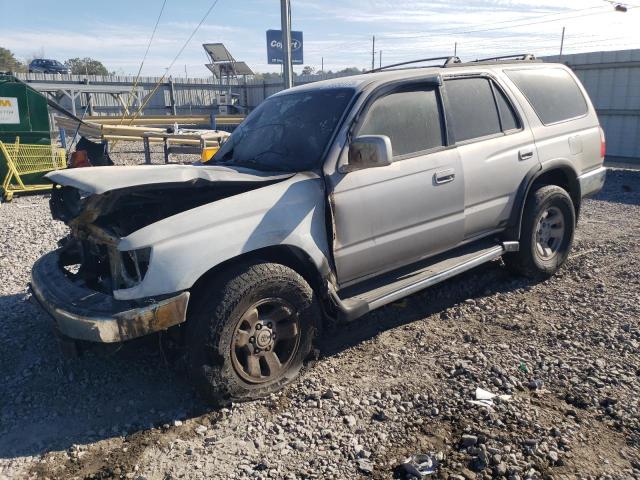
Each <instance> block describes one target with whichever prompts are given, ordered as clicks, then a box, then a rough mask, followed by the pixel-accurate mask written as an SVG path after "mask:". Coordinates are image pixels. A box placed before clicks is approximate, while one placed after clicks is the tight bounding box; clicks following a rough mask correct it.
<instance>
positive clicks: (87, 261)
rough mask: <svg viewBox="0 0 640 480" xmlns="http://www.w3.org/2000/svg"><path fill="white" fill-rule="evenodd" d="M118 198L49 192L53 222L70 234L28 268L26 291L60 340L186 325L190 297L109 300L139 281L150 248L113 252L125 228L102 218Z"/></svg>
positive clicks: (116, 337) (117, 337) (101, 338)
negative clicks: (28, 287) (50, 319)
mask: <svg viewBox="0 0 640 480" xmlns="http://www.w3.org/2000/svg"><path fill="white" fill-rule="evenodd" d="M119 197H120V196H119V195H112V194H104V195H89V196H85V195H83V194H82V192H80V191H79V190H77V189H76V188H73V187H58V188H54V190H53V193H52V197H51V202H50V203H51V211H52V214H53V217H54V218H55V219H57V220H62V221H64V222H65V223H66V224H67V225H68V226H69V229H70V233H69V235H68V236H67V237H65V238H63V239H62V240H60V242H59V245H60V248H58V249H57V250H55V251H53V252H50V253H48V254H46V255H45V256H43V257H42V258H40V259H39V260H38V261H37V262H36V263H35V264H34V266H33V269H32V273H31V289H32V291H33V294H34V297H35V298H36V299H37V300H38V302H39V303H40V305H42V307H43V308H44V309H45V310H46V311H47V312H48V313H49V314H50V315H51V316H52V317H53V319H54V321H55V324H56V327H57V329H58V331H59V332H60V333H61V334H62V335H64V336H66V337H69V338H73V339H76V340H86V341H92V342H104V343H112V342H121V341H124V340H129V339H132V338H136V337H140V336H143V335H146V334H149V333H152V332H157V331H161V330H166V329H168V328H170V327H172V326H174V325H178V324H180V323H182V322H184V321H185V320H186V312H187V305H188V301H189V292H176V293H175V294H172V295H164V296H160V297H153V298H141V299H136V300H118V299H116V298H115V297H114V292H115V291H117V290H119V289H123V288H131V287H133V286H135V285H137V284H139V283H140V282H142V281H143V279H144V275H145V273H146V271H147V268H148V265H149V261H150V258H151V248H150V247H149V248H143V249H140V250H136V251H128V252H127V251H124V252H123V251H119V250H118V244H119V242H120V239H121V236H120V235H121V234H122V233H123V232H125V231H126V230H123V228H124V227H125V222H123V223H122V224H118V223H115V224H113V225H112V226H111V227H109V226H107V224H106V220H105V214H108V212H111V211H112V208H113V207H114V206H115V205H117V203H118V198H119ZM130 220H131V219H130V218H129V219H127V221H130ZM128 226H131V223H128Z"/></svg>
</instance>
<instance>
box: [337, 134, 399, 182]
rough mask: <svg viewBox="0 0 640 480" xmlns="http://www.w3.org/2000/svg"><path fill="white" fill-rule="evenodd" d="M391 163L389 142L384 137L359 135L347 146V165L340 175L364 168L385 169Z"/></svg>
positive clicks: (391, 155)
mask: <svg viewBox="0 0 640 480" xmlns="http://www.w3.org/2000/svg"><path fill="white" fill-rule="evenodd" d="M391 163H393V153H392V150H391V140H390V139H389V137H387V136H386V135H361V136H359V137H356V138H355V139H354V140H353V141H352V142H351V145H349V163H348V164H347V165H344V167H343V168H342V169H341V171H342V173H347V172H352V171H354V170H362V169H364V168H374V167H386V166H387V165H391Z"/></svg>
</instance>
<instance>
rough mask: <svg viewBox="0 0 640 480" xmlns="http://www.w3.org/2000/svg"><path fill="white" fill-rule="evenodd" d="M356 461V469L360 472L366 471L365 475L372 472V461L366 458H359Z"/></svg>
mask: <svg viewBox="0 0 640 480" xmlns="http://www.w3.org/2000/svg"><path fill="white" fill-rule="evenodd" d="M356 463H357V465H358V470H360V471H361V472H362V473H366V474H367V475H368V474H371V473H373V463H372V462H371V460H369V459H367V458H359V459H358V460H357V461H356Z"/></svg>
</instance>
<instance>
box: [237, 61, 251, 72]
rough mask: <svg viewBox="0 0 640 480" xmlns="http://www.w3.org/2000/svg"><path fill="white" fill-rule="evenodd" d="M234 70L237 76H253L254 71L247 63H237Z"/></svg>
mask: <svg viewBox="0 0 640 480" xmlns="http://www.w3.org/2000/svg"><path fill="white" fill-rule="evenodd" d="M233 69H234V70H235V71H236V75H253V70H251V68H249V65H247V64H246V62H235V63H234V64H233Z"/></svg>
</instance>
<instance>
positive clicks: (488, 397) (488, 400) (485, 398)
mask: <svg viewBox="0 0 640 480" xmlns="http://www.w3.org/2000/svg"><path fill="white" fill-rule="evenodd" d="M495 398H497V399H498V400H500V401H501V402H508V401H509V400H511V398H512V397H511V395H498V394H495V393H491V392H489V391H488V390H485V389H484V388H480V387H478V388H476V398H475V400H468V402H469V403H471V404H473V405H480V406H482V407H489V408H491V407H493V400H494V399H495Z"/></svg>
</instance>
